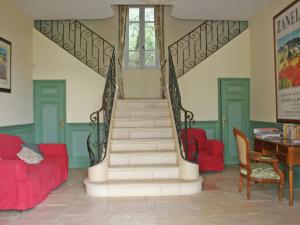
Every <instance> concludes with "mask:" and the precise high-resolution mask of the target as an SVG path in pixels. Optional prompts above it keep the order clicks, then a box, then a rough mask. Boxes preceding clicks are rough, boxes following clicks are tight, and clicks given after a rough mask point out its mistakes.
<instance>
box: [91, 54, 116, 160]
mask: <svg viewBox="0 0 300 225" xmlns="http://www.w3.org/2000/svg"><path fill="white" fill-rule="evenodd" d="M115 92H116V69H115V55H114V52H113V55H112V58H111V63H110V67H109V70H108V74H107V77H106V83H105V87H104V91H103V96H102V107H101V108H100V109H99V110H97V111H95V112H93V113H92V114H91V115H90V120H91V123H90V125H91V126H92V127H93V131H92V132H91V134H90V135H89V136H88V139H87V148H88V153H89V159H90V165H91V166H93V165H95V164H97V163H100V162H102V161H103V160H104V159H105V157H106V152H107V143H108V134H109V127H110V121H111V116H112V108H113V104H114V96H115ZM101 114H102V117H103V121H100V118H101ZM101 122H102V124H101ZM93 132H95V133H93ZM92 137H94V138H95V139H94V140H93V139H92Z"/></svg>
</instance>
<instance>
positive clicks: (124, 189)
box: [84, 179, 202, 197]
mask: <svg viewBox="0 0 300 225" xmlns="http://www.w3.org/2000/svg"><path fill="white" fill-rule="evenodd" d="M84 183H85V185H86V192H87V194H88V195H90V196H97V197H126V196H128V197H130V196H172V195H173V196H178V195H192V194H196V193H199V192H200V191H201V190H202V179H201V180H199V181H194V182H191V183H182V184H176V183H174V184H150V185H149V184H135V183H134V184H120V185H94V184H89V183H88V182H87V181H86V180H85V181H84Z"/></svg>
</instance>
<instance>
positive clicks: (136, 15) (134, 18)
mask: <svg viewBox="0 0 300 225" xmlns="http://www.w3.org/2000/svg"><path fill="white" fill-rule="evenodd" d="M139 20H140V9H139V8H129V22H139Z"/></svg>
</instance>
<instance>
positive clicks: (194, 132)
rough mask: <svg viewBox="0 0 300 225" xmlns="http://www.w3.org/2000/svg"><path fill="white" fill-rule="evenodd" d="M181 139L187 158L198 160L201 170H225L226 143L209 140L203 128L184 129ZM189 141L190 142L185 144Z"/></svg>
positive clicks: (193, 160) (192, 160)
mask: <svg viewBox="0 0 300 225" xmlns="http://www.w3.org/2000/svg"><path fill="white" fill-rule="evenodd" d="M181 139H182V143H183V147H184V150H185V152H186V155H187V159H188V160H189V161H191V162H197V163H198V165H199V171H200V172H206V171H222V170H224V152H223V151H224V144H223V143H222V142H221V141H219V140H208V139H207V137H206V133H205V131H204V130H202V129H198V128H188V129H187V130H186V135H185V130H182V132H181ZM186 141H187V143H188V144H185V143H186Z"/></svg>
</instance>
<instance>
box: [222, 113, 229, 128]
mask: <svg viewBox="0 0 300 225" xmlns="http://www.w3.org/2000/svg"><path fill="white" fill-rule="evenodd" d="M227 122H228V119H226V115H223V117H222V124H223V126H225V124H226V123H227Z"/></svg>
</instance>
